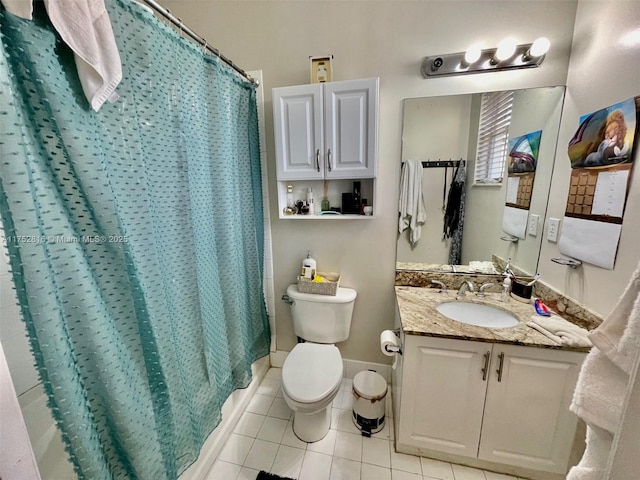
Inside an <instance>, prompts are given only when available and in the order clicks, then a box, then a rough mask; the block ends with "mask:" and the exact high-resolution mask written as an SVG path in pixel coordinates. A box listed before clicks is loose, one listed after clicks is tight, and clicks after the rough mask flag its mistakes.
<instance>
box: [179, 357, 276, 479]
mask: <svg viewBox="0 0 640 480" xmlns="http://www.w3.org/2000/svg"><path fill="white" fill-rule="evenodd" d="M269 367H270V364H269V357H263V358H261V359H260V360H258V361H256V362H254V364H253V365H251V373H252V374H253V380H251V383H250V384H249V386H248V387H247V388H243V389H241V390H236V391H235V392H233V393H232V394H231V395H230V396H229V398H228V399H227V401H226V402H224V405H223V406H222V422H220V424H219V425H218V426H217V427H216V428H215V430H214V431H213V432H211V434H210V435H209V437H207V440H206V441H205V442H204V445H203V446H202V449H201V450H200V456H199V457H198V460H197V461H196V462H195V463H194V464H193V465H191V466H190V467H189V468H188V469H187V470H185V472H184V473H183V474H182V475H180V480H205V479H206V478H207V475H208V473H209V470H211V467H212V466H213V464H214V463H215V461H216V459H217V458H218V455H219V454H220V452H221V451H222V448H223V447H224V445H225V444H226V443H227V439H228V438H229V436H230V435H231V433H232V432H233V429H234V428H235V427H236V424H237V423H238V421H239V420H240V417H241V416H242V414H243V413H244V411H245V409H246V408H247V405H248V404H249V401H250V400H251V398H252V397H253V394H254V393H255V392H256V390H257V389H258V386H259V385H260V382H262V379H263V378H264V377H265V375H266V374H267V372H268V371H269Z"/></svg>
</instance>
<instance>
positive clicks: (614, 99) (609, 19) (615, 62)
mask: <svg viewBox="0 0 640 480" xmlns="http://www.w3.org/2000/svg"><path fill="white" fill-rule="evenodd" d="M614 24H615V28H612V25H614ZM639 28H640V2H637V1H626V0H622V1H616V2H610V1H594V0H589V1H581V2H580V3H579V7H578V11H577V17H576V29H575V35H574V39H573V47H572V53H571V62H570V66H569V75H568V80H567V86H568V88H567V98H566V100H565V107H564V110H563V113H562V121H561V125H560V136H559V139H558V148H557V151H556V163H555V169H554V172H553V183H552V185H551V193H550V196H549V198H550V201H549V208H548V212H547V218H549V217H554V218H560V219H562V217H563V215H564V210H565V206H566V201H567V193H568V190H569V176H570V174H571V169H570V164H569V159H568V156H567V144H568V143H569V140H570V139H571V137H572V136H573V134H574V133H575V131H576V129H577V128H578V121H579V120H578V119H579V117H580V116H581V115H583V114H586V113H590V112H593V111H596V110H599V109H601V108H605V107H608V106H609V105H613V104H615V103H618V102H620V101H623V100H627V99H629V98H631V97H633V96H636V95H640V81H639V79H640V62H639V61H638V58H640V42H639V40H638V36H639V35H640V30H639ZM633 31H635V39H636V40H635V44H631V43H629V35H630V33H631V32H633ZM625 39H626V40H625ZM638 151H640V149H638V148H636V151H635V159H636V160H635V161H636V162H637V161H638V158H639V156H638ZM639 205H640V169H639V168H638V165H635V167H634V169H633V175H632V179H631V188H630V191H629V196H628V199H627V207H626V211H625V214H624V222H623V225H622V235H621V238H620V243H619V246H618V256H617V261H616V264H615V269H614V270H605V269H602V268H598V267H595V266H592V265H588V264H584V265H583V266H582V267H581V268H579V269H576V270H572V269H570V268H567V267H563V266H560V265H557V264H555V263H553V262H551V258H553V257H558V256H561V255H560V251H559V249H558V246H557V244H555V243H550V242H548V241H546V240H543V242H542V251H541V255H540V272H541V273H542V278H543V279H545V280H546V281H547V282H549V283H550V284H552V285H553V286H555V287H557V288H559V289H561V290H563V291H565V292H566V293H567V294H569V295H570V296H572V297H574V298H576V299H577V300H579V301H581V302H583V303H585V304H586V305H588V306H589V307H591V308H592V309H594V310H596V311H597V312H599V313H601V314H603V315H606V314H607V313H609V311H611V309H612V308H613V306H614V304H615V302H616V300H617V298H618V296H619V295H621V294H622V291H623V290H624V288H625V286H626V284H627V282H628V281H629V278H630V277H631V274H632V273H633V271H634V269H635V268H636V266H637V265H638V260H639V259H640V253H639V250H638V243H639V242H640V207H639ZM545 233H546V229H545ZM560 234H561V235H562V225H561V226H560Z"/></svg>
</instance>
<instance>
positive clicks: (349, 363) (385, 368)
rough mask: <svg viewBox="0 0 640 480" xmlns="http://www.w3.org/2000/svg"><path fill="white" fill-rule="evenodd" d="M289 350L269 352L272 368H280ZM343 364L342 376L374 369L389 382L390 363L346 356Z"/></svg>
mask: <svg viewBox="0 0 640 480" xmlns="http://www.w3.org/2000/svg"><path fill="white" fill-rule="evenodd" d="M288 354H289V352H285V351H283V350H277V351H276V352H271V355H270V357H271V366H272V367H274V368H282V365H284V360H285V358H287V355H288ZM342 362H343V365H344V374H343V375H344V378H353V377H355V376H356V374H357V373H358V372H362V371H364V370H374V371H376V372H378V373H379V374H380V375H382V376H383V377H384V379H385V380H386V381H387V383H389V381H390V380H391V365H385V364H383V363H372V362H362V361H360V360H349V359H347V358H343V359H342Z"/></svg>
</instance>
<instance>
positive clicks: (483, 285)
mask: <svg viewBox="0 0 640 480" xmlns="http://www.w3.org/2000/svg"><path fill="white" fill-rule="evenodd" d="M493 285H494V284H493V283H490V282H487V283H483V284H482V285H480V288H479V289H478V293H476V296H478V297H481V298H482V297H484V296H485V295H486V294H485V293H484V291H485V289H486V288H489V287H493Z"/></svg>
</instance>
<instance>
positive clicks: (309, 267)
mask: <svg viewBox="0 0 640 480" xmlns="http://www.w3.org/2000/svg"><path fill="white" fill-rule="evenodd" d="M302 276H303V277H305V278H308V279H311V280H313V277H315V276H316V261H315V259H313V258H311V250H307V258H305V259H304V260H302Z"/></svg>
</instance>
